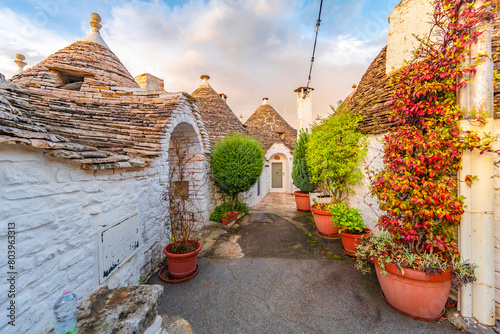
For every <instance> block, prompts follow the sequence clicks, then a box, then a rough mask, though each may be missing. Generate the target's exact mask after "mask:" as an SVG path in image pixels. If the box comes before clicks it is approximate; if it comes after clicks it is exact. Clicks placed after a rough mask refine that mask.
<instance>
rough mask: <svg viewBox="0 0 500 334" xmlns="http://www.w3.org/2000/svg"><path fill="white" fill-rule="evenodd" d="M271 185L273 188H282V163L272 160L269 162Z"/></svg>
mask: <svg viewBox="0 0 500 334" xmlns="http://www.w3.org/2000/svg"><path fill="white" fill-rule="evenodd" d="M271 173H272V177H271V187H272V188H273V189H281V188H283V163H281V162H273V163H272V164H271Z"/></svg>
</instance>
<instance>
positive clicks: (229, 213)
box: [221, 211, 237, 218]
mask: <svg viewBox="0 0 500 334" xmlns="http://www.w3.org/2000/svg"><path fill="white" fill-rule="evenodd" d="M235 212H237V211H228V212H226V213H223V214H222V215H221V217H224V218H229V216H231V215H233V214H234V213H235Z"/></svg>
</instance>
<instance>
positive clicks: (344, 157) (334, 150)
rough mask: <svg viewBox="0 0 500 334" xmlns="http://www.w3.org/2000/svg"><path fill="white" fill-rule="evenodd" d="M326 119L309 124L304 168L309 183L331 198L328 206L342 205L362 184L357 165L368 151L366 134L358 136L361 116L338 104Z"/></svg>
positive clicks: (361, 175)
mask: <svg viewBox="0 0 500 334" xmlns="http://www.w3.org/2000/svg"><path fill="white" fill-rule="evenodd" d="M332 110H333V112H332V113H331V114H330V115H328V117H326V118H318V119H317V120H316V122H315V123H314V124H313V125H312V133H311V135H310V137H309V141H308V142H307V144H306V147H307V155H306V160H307V165H308V166H309V172H310V174H311V181H312V182H314V183H315V184H317V185H318V186H319V187H320V189H321V191H322V192H323V193H324V194H326V195H329V196H331V203H341V202H343V201H345V200H346V199H347V197H348V196H349V194H350V193H353V190H352V186H353V185H355V184H358V183H360V182H361V180H362V178H363V174H362V173H361V170H360V166H361V164H362V162H363V158H364V157H365V155H366V152H367V139H366V135H364V134H362V133H360V132H359V131H358V130H359V122H360V121H361V120H362V116H361V115H359V114H353V113H352V112H350V110H349V109H347V107H346V106H344V105H340V106H339V107H338V108H337V109H335V108H333V107H332Z"/></svg>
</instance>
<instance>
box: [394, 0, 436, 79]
mask: <svg viewBox="0 0 500 334" xmlns="http://www.w3.org/2000/svg"><path fill="white" fill-rule="evenodd" d="M432 8H433V7H432V1H431V0H403V1H401V3H399V4H398V5H397V6H396V7H395V8H394V11H393V12H392V13H391V15H389V36H388V40H387V67H386V73H387V75H390V74H393V73H394V72H395V71H397V70H398V69H400V68H401V67H403V65H404V62H405V61H407V60H410V59H411V58H412V54H411V51H412V50H414V49H415V47H416V46H418V44H419V41H418V40H417V39H416V38H415V37H414V36H413V34H415V35H417V36H425V35H427V34H428V33H429V30H430V23H429V21H430V19H431V17H430V16H429V15H427V14H428V13H431V12H432Z"/></svg>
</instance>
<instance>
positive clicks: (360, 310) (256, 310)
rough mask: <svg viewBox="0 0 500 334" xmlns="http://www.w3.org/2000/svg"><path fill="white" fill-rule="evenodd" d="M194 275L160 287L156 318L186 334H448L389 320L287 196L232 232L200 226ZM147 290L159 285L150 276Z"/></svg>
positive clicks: (350, 264)
mask: <svg viewBox="0 0 500 334" xmlns="http://www.w3.org/2000/svg"><path fill="white" fill-rule="evenodd" d="M199 237H200V238H201V239H202V240H203V243H204V246H205V247H204V249H203V252H202V254H203V255H202V257H201V258H200V259H199V261H198V264H199V266H200V271H199V273H198V275H197V276H196V277H195V278H194V279H193V280H191V281H189V282H186V283H183V284H178V285H167V284H165V285H164V286H165V293H164V296H163V299H162V302H161V304H160V314H168V315H171V316H180V317H182V318H184V319H186V320H188V321H189V322H190V323H191V325H192V328H193V332H194V333H214V334H223V333H391V332H393V333H455V332H459V331H457V330H455V329H454V327H453V326H452V325H451V324H450V323H449V322H448V321H446V320H440V321H437V322H432V323H427V322H422V321H416V320H412V319H409V318H407V317H405V316H403V315H401V314H399V313H397V312H395V311H394V310H393V309H392V308H391V307H390V306H389V305H388V304H387V303H386V302H385V301H384V299H383V297H382V295H381V292H380V287H379V284H378V281H377V278H376V276H375V275H374V274H372V275H362V274H361V273H360V272H359V271H357V270H356V269H355V268H354V261H353V260H352V259H350V258H349V257H347V256H345V255H344V254H343V252H342V248H341V241H340V239H333V240H332V239H325V238H322V237H321V236H319V235H318V234H317V232H316V229H315V227H314V222H313V221H312V216H311V214H310V213H302V212H298V211H296V209H295V203H294V199H293V196H292V195H287V194H270V195H268V196H267V197H266V198H265V199H264V201H262V202H261V203H260V204H259V205H258V206H257V207H255V208H254V210H253V212H252V215H251V216H247V217H245V218H244V219H243V220H242V221H241V222H239V223H238V224H236V225H234V226H232V227H223V226H222V225H221V224H217V225H213V226H207V227H206V228H205V229H204V230H203V231H201V232H200V234H199ZM149 283H157V284H162V283H161V280H160V279H159V278H158V276H157V275H154V276H153V277H152V278H151V279H150V281H149Z"/></svg>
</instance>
